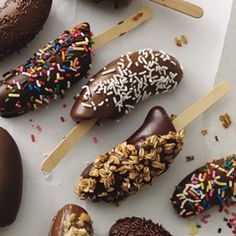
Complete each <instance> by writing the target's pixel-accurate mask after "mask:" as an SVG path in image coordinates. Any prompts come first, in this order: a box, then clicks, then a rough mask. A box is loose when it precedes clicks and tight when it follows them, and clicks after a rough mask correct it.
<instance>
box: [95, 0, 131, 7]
mask: <svg viewBox="0 0 236 236" xmlns="http://www.w3.org/2000/svg"><path fill="white" fill-rule="evenodd" d="M94 2H96V3H99V2H107V3H108V2H111V3H113V4H114V7H115V8H119V7H121V6H122V7H125V6H128V5H129V4H130V3H131V2H132V0H94Z"/></svg>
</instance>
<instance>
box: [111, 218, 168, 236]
mask: <svg viewBox="0 0 236 236" xmlns="http://www.w3.org/2000/svg"><path fill="white" fill-rule="evenodd" d="M109 236H171V234H170V233H169V232H168V231H166V230H165V229H164V228H163V227H162V225H159V224H155V223H153V222H152V220H146V219H145V218H138V217H126V218H123V219H120V220H118V221H117V222H116V223H115V224H114V225H113V226H112V227H111V229H110V231H109Z"/></svg>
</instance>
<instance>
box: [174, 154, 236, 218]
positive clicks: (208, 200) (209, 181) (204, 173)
mask: <svg viewBox="0 0 236 236" xmlns="http://www.w3.org/2000/svg"><path fill="white" fill-rule="evenodd" d="M235 169H236V156H235V155H231V156H228V157H225V158H221V159H218V160H213V161H209V162H208V163H206V164H205V165H204V166H202V167H200V168H198V169H196V170H194V171H193V172H192V173H190V174H189V175H187V176H186V177H185V178H184V179H183V180H182V181H181V182H180V183H179V184H178V185H177V186H176V189H175V191H174V193H173V195H172V198H171V203H172V205H173V207H174V209H175V211H176V213H177V214H178V215H180V216H182V217H185V218H187V217H191V216H194V215H198V214H201V213H202V212H204V211H206V210H208V209H209V208H211V207H213V206H215V205H220V206H222V205H223V203H224V202H225V201H228V200H230V199H231V197H236V195H234V192H235V180H236V170H235Z"/></svg>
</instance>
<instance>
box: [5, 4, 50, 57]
mask: <svg viewBox="0 0 236 236" xmlns="http://www.w3.org/2000/svg"><path fill="white" fill-rule="evenodd" d="M51 5H52V0H27V1H25V0H6V1H5V3H4V4H3V6H2V7H0V35H1V37H0V60H2V59H3V58H4V57H5V56H6V55H8V54H10V53H12V52H14V51H17V50H19V49H21V48H22V47H24V46H25V45H26V44H27V43H28V42H30V41H31V40H32V39H33V38H34V37H35V35H36V34H37V33H38V32H39V31H40V30H41V29H42V28H43V25H44V23H45V21H46V20H47V18H48V15H49V13H50V10H51Z"/></svg>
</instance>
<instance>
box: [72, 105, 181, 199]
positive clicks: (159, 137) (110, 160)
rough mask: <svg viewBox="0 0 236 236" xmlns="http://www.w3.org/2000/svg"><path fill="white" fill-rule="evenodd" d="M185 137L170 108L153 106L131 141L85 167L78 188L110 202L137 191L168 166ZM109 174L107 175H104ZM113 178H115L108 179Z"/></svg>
mask: <svg viewBox="0 0 236 236" xmlns="http://www.w3.org/2000/svg"><path fill="white" fill-rule="evenodd" d="M182 138H183V134H182V132H180V133H178V132H176V130H175V128H174V126H173V124H172V122H171V120H170V118H169V117H168V115H167V113H166V111H165V110H164V109H163V108H162V107H158V106H157V107H154V108H152V109H151V110H150V112H149V113H148V115H147V117H146V119H145V121H144V123H143V124H142V126H141V127H140V128H139V129H138V130H137V131H136V132H135V133H134V134H133V135H131V136H130V138H128V139H127V141H125V142H124V143H122V144H121V145H118V146H116V147H115V148H113V149H112V150H111V151H110V152H107V153H106V154H104V155H99V156H97V158H96V159H95V161H94V162H93V163H91V164H90V165H88V167H87V168H85V170H84V171H83V172H82V174H81V178H80V183H79V185H78V188H77V189H76V192H77V193H78V195H79V196H80V198H81V199H82V200H84V199H90V200H93V201H100V200H102V201H106V202H118V201H120V200H122V199H124V198H126V197H128V196H130V195H133V194H135V193H137V192H138V191H139V190H140V189H141V188H142V187H143V186H144V185H147V184H150V183H151V182H152V181H153V180H154V178H155V177H157V176H159V175H161V174H162V173H164V172H165V171H167V170H168V168H169V165H170V164H171V163H172V162H173V160H174V158H175V157H176V156H177V154H178V153H179V151H180V150H181V149H182V145H183V142H182ZM122 150H123V151H122ZM125 150H126V151H125ZM131 150H132V151H131ZM142 153H143V154H142ZM149 155H151V156H150V158H147V159H146V157H147V156H149ZM123 161H124V163H123ZM141 166H142V167H141ZM126 167H127V168H126ZM106 168H107V171H108V172H105V173H106V174H105V173H104V169H105V170H106ZM139 169H140V170H139ZM110 172H111V173H110ZM99 173H100V174H99ZM109 173H110V174H109ZM147 173H149V174H147ZM107 174H109V177H107V179H106V177H103V176H104V175H105V176H106V175H107ZM146 174H147V176H146V177H145V175H146ZM109 178H111V182H108V179H109ZM136 178H137V179H136ZM128 180H129V181H128ZM106 181H107V182H106ZM136 181H138V184H137V183H136ZM126 182H129V183H130V186H131V187H130V189H129V190H128V191H126V189H124V186H125V184H126ZM138 185H140V186H138ZM109 186H110V187H109Z"/></svg>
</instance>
